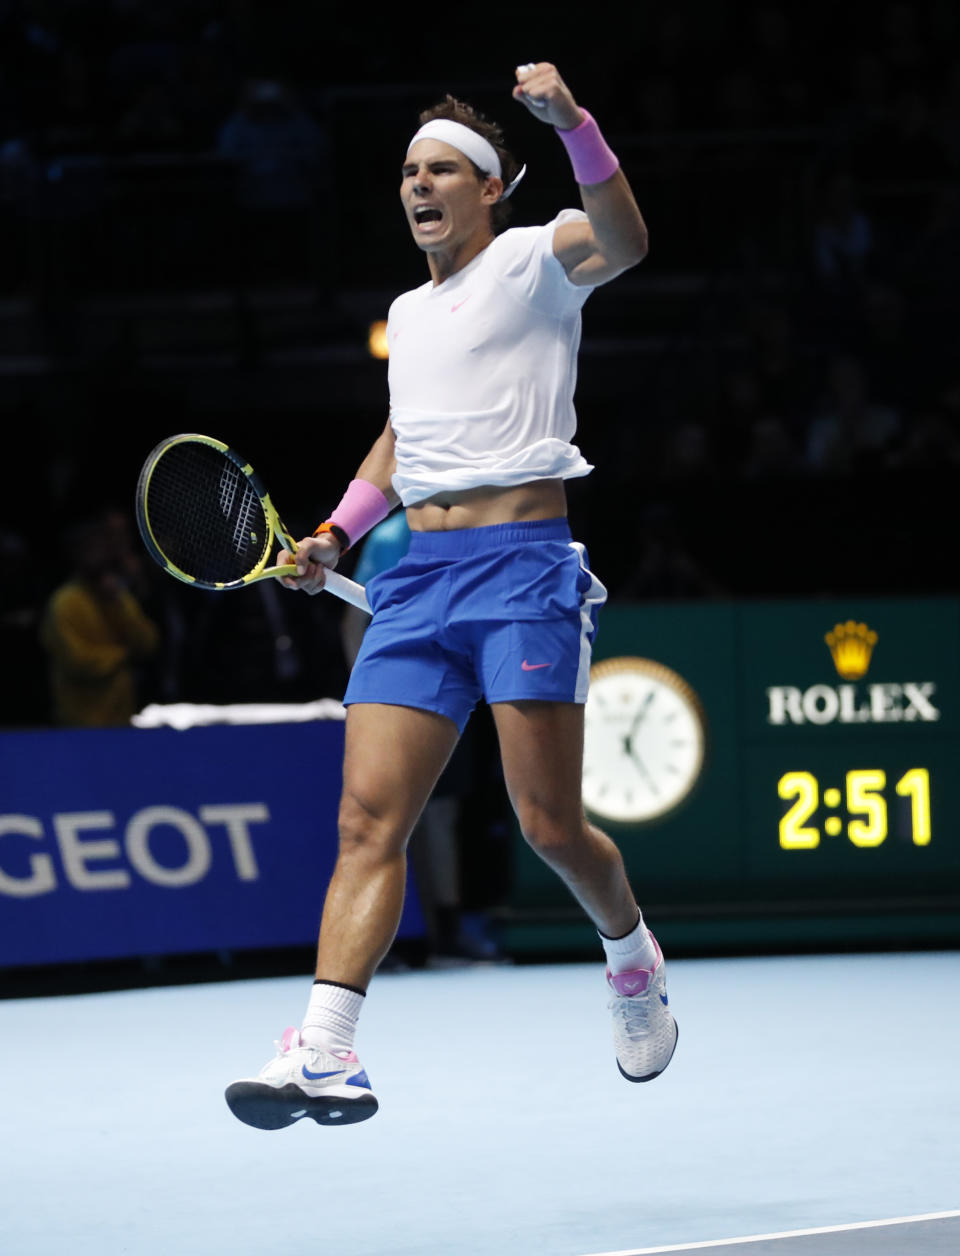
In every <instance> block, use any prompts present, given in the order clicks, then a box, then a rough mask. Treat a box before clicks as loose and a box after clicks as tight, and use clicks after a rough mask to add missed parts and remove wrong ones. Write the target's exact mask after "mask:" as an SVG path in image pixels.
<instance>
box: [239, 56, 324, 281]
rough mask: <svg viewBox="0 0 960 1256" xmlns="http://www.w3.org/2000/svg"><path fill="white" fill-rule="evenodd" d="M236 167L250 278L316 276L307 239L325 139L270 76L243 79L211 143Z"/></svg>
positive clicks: (318, 231)
mask: <svg viewBox="0 0 960 1256" xmlns="http://www.w3.org/2000/svg"><path fill="white" fill-rule="evenodd" d="M217 149H218V152H219V153H220V155H221V156H222V157H227V158H230V159H231V160H233V161H235V162H236V163H237V165H238V167H239V188H238V199H239V203H240V207H241V210H242V211H243V212H244V215H245V220H244V223H243V250H242V262H243V265H244V266H245V267H246V270H247V275H246V278H247V279H248V281H251V282H254V283H256V282H258V281H259V282H277V281H281V282H284V281H286V282H292V281H300V282H302V281H303V279H304V278H311V279H313V280H316V279H317V278H318V277H319V275H320V271H321V268H320V267H319V265H318V260H317V258H316V255H315V254H316V250H315V248H314V241H315V240H318V239H319V238H321V237H322V236H323V234H324V232H323V225H324V224H323V219H322V217H321V216H322V215H324V214H325V212H326V207H325V206H324V204H323V203H322V202H323V198H322V197H321V196H320V195H319V189H320V175H321V171H322V169H323V157H324V153H325V149H326V140H325V135H324V132H323V130H322V129H321V128H320V126H319V125H318V124H317V123H316V122H315V121H314V119H313V118H312V117H311V116H310V115H309V114H308V113H307V112H306V111H305V110H304V109H301V108H300V106H299V105H298V104H297V103H296V102H295V101H294V99H293V97H292V96H291V94H290V92H289V91H288V89H287V88H286V87H285V86H284V85H283V84H282V83H277V82H273V81H271V80H266V79H260V80H255V81H252V82H249V83H247V84H246V86H245V87H244V89H243V94H242V96H241V99H240V102H239V104H238V106H237V108H236V110H235V111H234V112H233V113H232V114H231V115H230V117H229V118H228V119H227V120H226V122H225V123H224V125H223V128H222V130H221V132H220V138H219V141H218V144H217Z"/></svg>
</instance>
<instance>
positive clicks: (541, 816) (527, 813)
mask: <svg viewBox="0 0 960 1256" xmlns="http://www.w3.org/2000/svg"><path fill="white" fill-rule="evenodd" d="M491 711H492V713H493V718H494V722H495V724H496V728H497V735H498V737H499V740H500V753H501V757H502V760H503V773H504V780H505V782H506V786H507V793H508V795H509V797H510V802H511V805H512V806H513V809H514V812H515V813H516V816H517V820H518V822H519V824H520V829H521V832H522V833H523V835H524V837H525V838H526V840H527V842H529V844H530V845H531V846H532V847H533V849H534V850H535V851H536V852H537V854H538V855H539V856H540V858H541V859H543V860H544V861H545V862H546V863H547V864H549V866H550V867H551V868H552V869H553V870H554V871H555V872H556V873H557V874H558V875H559V876H560V877H561V878H562V880H563V881H564V882H565V883H566V885H567V887H568V888H569V890H570V892H571V893H572V894H573V896H574V898H575V899H576V900H577V902H578V903H579V904H580V905H581V907H583V909H584V911H585V912H586V913H587V915H588V916H589V917H590V919H591V920H592V921H593V922H594V924H595V925H596V926H597V928H598V929H599V931H600V932H601V933H602V934H605V935H606V936H607V937H611V938H613V937H619V936H621V935H622V934H625V933H627V932H629V931H630V930H631V929H633V927H634V926H635V925H636V923H637V904H636V900H635V899H634V896H633V892H632V891H631V889H630V885H629V883H628V881H627V875H626V871H625V869H624V865H623V857H622V855H621V854H620V851H619V849H618V847H617V846H616V845H615V844H614V842H612V841H611V840H610V838H609V837H608V836H607V835H606V834H605V833H603V832H602V831H601V830H600V829H598V828H596V827H595V826H594V825H592V824H590V823H589V821H588V820H587V818H586V816H585V815H584V811H583V803H582V802H581V779H582V774H583V707H582V706H581V705H579V704H577V703H573V702H502V703H501V702H498V703H494V704H493V705H492V706H491Z"/></svg>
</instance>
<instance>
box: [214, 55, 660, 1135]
mask: <svg viewBox="0 0 960 1256" xmlns="http://www.w3.org/2000/svg"><path fill="white" fill-rule="evenodd" d="M516 77H517V83H516V86H515V87H514V88H513V97H514V99H515V100H517V101H518V102H519V103H520V104H522V105H524V106H526V108H527V109H528V110H529V112H530V114H531V115H532V116H533V117H534V118H536V119H537V121H539V122H542V123H544V124H546V125H549V126H553V127H554V128H555V129H556V134H557V136H558V138H559V140H560V141H561V142H562V143H563V144H564V146H565V147H566V150H567V153H568V154H569V157H570V161H571V163H572V166H573V174H574V177H575V179H576V181H577V183H578V184H579V185H580V195H581V199H582V203H583V210H564V211H563V212H561V213H560V214H559V215H558V216H557V217H556V218H555V219H554V220H553V221H552V222H550V223H547V224H546V225H545V226H542V227H523V228H519V229H513V230H503V227H504V224H505V217H506V214H505V211H506V209H507V206H506V205H505V201H506V198H507V197H508V196H509V195H510V194H511V192H512V191H513V190H514V188H515V187H516V185H517V183H518V182H519V180H520V178H521V176H522V174H523V171H522V170H521V169H519V168H518V163H517V161H516V159H515V158H514V157H513V156H512V155H511V154H510V153H509V152H508V151H507V149H506V148H505V147H504V144H503V138H502V134H501V131H500V129H499V127H497V126H496V125H494V124H493V123H490V122H488V121H486V120H485V119H483V118H481V117H480V116H479V115H478V114H476V113H475V112H474V111H473V110H472V109H471V108H470V107H469V106H466V105H464V104H462V103H460V102H458V101H455V100H453V98H452V97H448V98H447V100H446V102H445V103H443V104H441V105H438V106H436V107H435V108H433V109H431V110H428V111H427V112H426V113H424V114H422V115H421V119H420V121H421V123H422V125H421V127H420V129H419V130H418V131H417V132H416V134H415V135H414V136H413V137H412V139H411V140H410V144H409V146H408V149H407V153H406V156H405V158H404V162H403V172H402V182H401V185H400V199H401V203H402V206H403V211H404V213H405V215H406V219H407V224H408V226H409V228H410V232H411V235H412V236H413V239H414V241H415V242H416V244H417V245H418V247H419V248H420V249H421V250H422V251H423V252H424V254H425V255H426V260H427V266H428V268H429V272H430V278H429V281H428V282H427V283H425V284H424V285H423V286H422V287H420V288H417V289H415V290H414V291H411V292H407V293H404V294H403V295H402V296H400V297H398V298H397V300H396V301H394V303H393V305H392V306H391V309H390V312H389V318H388V323H387V334H388V338H389V346H390V364H389V384H390V417H389V420H388V422H387V425H386V427H385V428H384V430H383V433H382V434H381V435H380V437H379V438H378V439H377V441H376V442H375V444H374V445H373V447H372V449H371V450H370V452H369V453H368V455H367V457H366V458H365V459H364V461H363V462H362V464H361V465H360V468H359V470H358V472H357V476H356V478H355V479H354V480H353V481H352V482H351V483H350V485H349V487H348V488H347V491H346V493H345V495H344V497H343V500H342V501H341V502H340V504H339V505H338V506H337V508H336V509H335V510H334V511H333V513H332V514H331V515H330V517H329V519H328V520H326V521H325V522H324V523H322V524H321V525H320V527H319V528H318V529H317V532H316V534H315V535H314V536H312V537H307V538H305V539H304V540H303V541H301V542H300V543H299V547H298V550H297V554H296V565H297V571H298V576H297V577H296V578H295V579H288V580H286V581H285V583H286V584H288V585H290V586H291V587H299V588H301V589H305V590H307V591H308V592H311V591H315V590H316V589H317V588H319V587H321V586H322V584H323V580H324V572H325V570H326V569H328V568H330V567H334V566H335V565H336V562H337V560H338V558H339V557H340V555H341V554H342V553H343V552H344V551H345V550H346V549H347V548H348V546H350V545H352V544H355V543H356V542H357V541H358V540H359V539H360V537H361V536H363V535H364V534H365V533H366V532H367V531H369V530H370V529H371V528H372V527H374V526H375V524H376V523H377V522H379V520H380V519H382V518H383V517H384V516H386V515H387V514H388V513H389V511H390V510H391V509H392V508H393V507H394V506H395V505H396V504H397V503H398V502H400V503H402V504H403V506H404V507H405V508H406V512H407V519H408V522H409V525H410V528H411V532H412V537H411V544H410V549H409V552H408V553H407V555H406V557H405V558H403V559H402V560H401V561H400V562H399V563H398V564H397V565H396V566H395V567H393V568H391V569H390V570H389V571H387V572H385V573H384V574H382V575H380V576H378V577H376V578H375V579H374V580H373V581H371V582H370V585H369V586H368V595H369V597H370V601H371V604H372V607H373V619H372V621H371V624H370V627H369V629H368V630H367V632H366V635H365V637H364V640H363V645H362V648H361V650H360V654H359V656H358V658H357V661H356V664H355V666H354V669H353V672H352V675H351V678H350V682H349V686H348V688H347V692H346V695H345V697H344V703H345V705H346V706H347V708H348V710H347V720H346V747H345V755H344V764H343V794H342V798H341V803H340V819H339V824H340V849H339V856H338V859H337V864H336V868H335V871H334V874H333V878H332V880H331V882H330V886H329V889H328V891H327V896H326V900H325V904H324V910H323V919H322V924H321V929H320V941H319V947H318V955H317V969H316V982H315V984H314V986H313V990H312V994H311V997H310V1000H309V1005H308V1007H307V1011H306V1015H305V1016H304V1019H303V1023H302V1025H301V1027H300V1028H299V1029H288V1030H287V1031H286V1033H285V1034H284V1035H283V1038H282V1040H281V1041H280V1042H279V1043H278V1044H277V1045H278V1048H279V1050H278V1054H277V1055H276V1057H275V1058H274V1059H273V1060H272V1061H270V1063H268V1064H267V1065H266V1066H265V1068H264V1069H263V1070H262V1071H261V1073H260V1074H259V1076H258V1077H256V1078H251V1079H246V1080H242V1081H238V1082H234V1083H232V1084H231V1085H230V1086H229V1087H228V1089H227V1101H228V1103H229V1105H230V1107H231V1110H232V1111H233V1112H234V1114H235V1115H236V1116H237V1117H239V1119H240V1120H241V1121H245V1122H246V1123H247V1124H249V1125H253V1126H256V1127H258V1128H261V1129H278V1128H281V1127H283V1126H285V1125H288V1124H290V1123H291V1122H293V1121H296V1120H298V1119H300V1118H301V1117H310V1118H312V1119H313V1120H315V1121H317V1122H319V1123H320V1124H346V1123H349V1122H354V1121H361V1120H364V1119H365V1118H367V1117H369V1116H372V1115H373V1114H374V1112H376V1110H377V1100H376V1099H375V1098H374V1095H373V1092H372V1090H371V1088H370V1082H369V1080H368V1078H367V1075H366V1073H365V1072H364V1070H363V1069H362V1067H361V1065H360V1062H359V1060H358V1058H357V1056H356V1054H355V1052H354V1031H355V1028H356V1025H357V1020H358V1017H359V1014H360V1010H361V1008H362V1006H363V1002H364V998H365V997H366V991H367V987H368V985H369V983H370V980H371V978H372V976H373V974H374V972H375V970H376V968H377V965H378V964H379V963H380V961H381V959H382V958H383V956H384V955H385V954H386V952H387V950H388V948H389V946H390V944H391V942H392V940H393V938H394V935H395V933H396V930H397V927H398V924H399V920H400V913H401V908H402V903H403V893H404V884H405V863H406V857H405V848H406V844H407V840H408V837H409V834H410V832H411V830H412V829H413V826H414V824H415V822H416V820H417V817H418V816H419V815H420V812H421V810H422V809H423V807H424V805H425V803H426V801H427V799H428V798H429V796H430V793H431V790H432V789H433V787H434V784H435V783H436V781H437V778H438V777H439V775H440V773H441V771H442V769H443V767H444V764H445V763H446V762H447V759H448V758H449V757H450V754H451V752H452V751H453V748H454V746H455V745H456V742H457V739H458V737H459V736H460V733H461V732H462V730H463V728H464V726H465V724H466V722H467V720H468V718H469V716H470V712H471V711H472V709H473V708H474V706H475V705H476V703H477V702H478V701H479V700H480V699H481V698H483V699H485V700H486V701H487V702H488V703H489V704H490V709H491V711H492V714H493V718H494V721H495V724H496V729H497V734H498V737H499V742H500V752H501V757H502V762H503V772H504V779H505V782H506V786H507V791H508V794H509V796H510V800H511V802H512V804H513V807H514V810H515V811H516V815H517V818H518V821H519V824H520V827H521V830H522V832H523V835H524V837H525V838H526V840H527V841H528V842H529V843H530V845H531V846H532V847H533V849H534V850H535V851H536V852H537V853H538V854H539V855H540V856H541V857H542V858H543V859H544V860H545V861H546V862H547V864H548V865H549V866H550V867H551V868H553V869H554V870H555V871H556V872H557V873H558V874H559V876H560V877H561V878H562V879H563V881H564V882H565V883H566V885H567V886H568V887H569V889H570V891H571V893H572V894H573V896H574V897H575V899H576V900H577V901H578V902H579V903H580V905H581V906H582V908H583V909H584V911H585V912H586V913H587V915H588V916H589V917H590V919H591V920H592V921H593V922H594V924H595V925H596V927H597V930H598V932H599V934H600V941H601V942H602V945H603V949H604V951H605V952H606V958H607V984H608V995H609V1001H610V1008H611V1010H612V1013H613V1025H614V1047H615V1053H616V1059H617V1064H618V1066H619V1069H620V1072H621V1073H622V1074H623V1075H624V1077H626V1078H627V1079H628V1080H630V1081H636V1082H641V1081H648V1080H650V1079H651V1078H654V1077H656V1076H658V1075H659V1074H660V1073H662V1072H663V1070H664V1069H665V1068H666V1067H667V1065H668V1063H669V1062H670V1059H671V1056H672V1055H673V1051H674V1047H675V1045H676V1040H677V1027H676V1022H675V1021H674V1019H673V1016H672V1015H671V1013H670V1010H669V1007H668V1005H667V993H666V985H665V979H664V962H663V956H662V954H661V952H660V949H659V947H658V945H657V943H656V941H655V940H654V938H653V937H652V935H651V934H650V933H649V932H648V930H647V928H646V926H645V924H644V921H643V917H642V915H641V913H640V909H639V908H638V906H637V902H636V899H635V897H634V895H633V893H632V891H631V888H630V885H629V884H628V881H627V877H626V874H625V870H624V865H623V860H622V858H621V856H620V852H619V850H618V849H617V847H616V845H615V844H614V843H613V842H612V841H611V840H610V839H609V838H608V837H607V836H606V835H605V834H604V833H602V832H600V830H599V829H597V828H595V827H594V826H593V825H591V824H590V823H588V821H587V820H586V818H585V816H584V812H583V807H582V804H581V797H580V790H581V776H582V762H581V760H582V751H583V704H584V702H585V700H586V696H587V685H588V672H589V664H590V647H591V642H592V638H593V634H594V631H595V623H596V613H597V611H598V610H599V607H600V606H601V604H602V603H603V601H604V600H605V598H606V591H605V590H604V588H603V586H602V585H601V583H600V582H599V581H598V580H597V578H596V577H595V576H594V575H593V574H592V573H591V572H590V570H589V568H588V566H587V558H586V554H585V552H584V549H583V546H582V545H580V544H578V543H576V542H574V541H573V540H572V539H571V536H570V531H569V527H568V523H567V518H566V513H567V512H566V503H565V495H564V480H566V479H569V478H571V477H574V476H582V475H586V474H587V473H588V472H590V471H591V470H592V467H591V466H590V465H589V463H587V462H586V461H585V459H584V458H583V456H582V455H581V453H580V451H579V449H577V447H576V446H575V445H573V444H572V443H571V439H572V437H573V435H574V432H575V427H576V419H575V414H574V407H573V392H574V384H575V379H576V355H577V350H578V347H579V343H580V310H581V307H582V306H583V303H584V302H585V301H586V299H587V297H588V296H589V295H590V293H591V292H592V291H593V289H594V288H596V287H597V286H598V285H600V284H604V283H608V282H609V281H610V280H611V279H614V278H616V276H617V275H619V274H621V273H622V272H623V271H625V270H627V269H628V268H629V267H631V266H634V265H636V264H637V263H638V262H639V261H641V259H642V258H643V257H644V255H645V254H646V251H647V231H646V227H645V225H644V221H643V218H642V216H641V214H640V211H639V209H638V208H637V205H636V202H635V200H634V197H633V193H632V191H631V189H630V186H629V184H628V182H627V180H626V178H625V177H624V174H623V172H622V170H621V169H620V167H619V163H618V161H617V158H616V157H615V156H614V154H613V153H612V152H611V150H610V148H609V147H608V145H607V143H606V142H605V140H604V138H603V136H602V134H601V132H600V130H599V128H598V126H597V123H596V122H595V121H594V119H593V118H592V117H591V116H590V115H589V114H588V113H587V112H586V110H584V109H582V108H580V107H579V106H578V105H577V103H576V101H575V100H574V98H573V96H572V95H571V93H570V90H569V89H568V87H567V86H566V84H565V83H564V81H563V79H562V78H561V77H560V75H559V73H558V72H557V70H556V68H555V67H554V66H552V65H550V64H548V63H545V62H541V63H538V64H531V65H526V66H521V67H519V68H518V70H517V74H516ZM308 796H309V795H308Z"/></svg>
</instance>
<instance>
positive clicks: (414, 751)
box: [316, 703, 458, 989]
mask: <svg viewBox="0 0 960 1256" xmlns="http://www.w3.org/2000/svg"><path fill="white" fill-rule="evenodd" d="M457 738H458V732H457V727H456V724H454V723H453V721H452V720H450V719H448V718H447V717H446V716H443V715H436V714H434V713H433V712H432V711H420V710H415V709H413V708H411V707H402V706H387V705H383V704H379V703H358V704H355V705H353V706H351V707H349V708H348V711H347V728H346V745H345V749H344V762H343V794H342V798H341V803H340V820H339V827H340V850H339V854H338V857H337V864H336V868H335V870H334V874H333V878H332V880H331V882H330V886H329V889H328V890H327V897H326V901H325V903H324V908H323V919H322V923H321V927H320V941H319V945H318V948H317V972H316V975H317V978H318V979H319V980H326V981H331V982H339V983H341V984H342V985H346V986H354V987H357V988H360V989H366V987H367V985H368V984H369V982H370V979H371V977H372V976H373V974H374V972H375V970H376V968H377V965H378V964H379V963H380V961H381V960H382V959H383V957H384V955H385V954H386V952H387V950H388V948H389V946H390V944H391V942H392V941H393V939H394V936H395V935H396V932H397V927H398V925H399V923H400V913H401V911H402V908H403V893H404V886H405V883H406V845H407V840H408V839H409V837H410V834H411V832H412V831H413V826H414V825H415V824H416V822H417V819H418V817H419V815H420V813H421V812H422V811H423V808H424V806H425V805H426V802H427V800H428V798H429V797H430V794H431V792H432V791H433V787H434V785H435V784H436V783H437V780H438V778H439V776H440V773H441V772H442V770H443V768H444V765H445V764H446V762H447V760H448V759H449V757H450V755H451V754H452V752H453V749H454V746H455V745H456V743H457Z"/></svg>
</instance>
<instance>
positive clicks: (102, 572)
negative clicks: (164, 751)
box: [41, 521, 160, 728]
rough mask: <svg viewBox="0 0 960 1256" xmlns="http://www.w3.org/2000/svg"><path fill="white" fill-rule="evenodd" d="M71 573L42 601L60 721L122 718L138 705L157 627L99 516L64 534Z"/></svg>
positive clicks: (99, 722) (86, 724)
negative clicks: (141, 668) (141, 667)
mask: <svg viewBox="0 0 960 1256" xmlns="http://www.w3.org/2000/svg"><path fill="white" fill-rule="evenodd" d="M69 549H70V552H71V557H72V560H73V575H72V576H71V578H70V580H69V581H68V582H67V583H66V584H64V585H61V587H60V588H59V589H57V590H56V591H55V592H54V593H53V595H52V597H51V598H50V601H49V602H48V604H47V607H46V611H45V614H44V619H43V624H42V627H41V639H42V641H43V644H44V646H45V647H46V649H47V652H48V654H49V656H50V687H51V694H52V699H53V713H54V718H55V719H56V722H57V723H58V724H64V725H68V726H73V727H83V728H99V727H106V726H109V725H122V724H127V723H129V721H130V717H131V716H132V715H133V714H134V713H135V712H136V711H137V710H138V709H139V702H138V696H139V695H138V673H137V665H138V663H140V662H141V661H142V660H145V659H148V658H150V657H151V656H152V655H153V654H154V653H155V652H156V650H157V647H158V646H159V643H160V634H159V631H158V629H157V627H156V625H155V624H154V623H153V621H152V620H150V619H149V618H148V617H147V616H146V614H145V613H144V611H143V610H142V608H141V607H140V604H139V603H138V601H137V599H136V598H135V597H134V596H133V594H132V593H131V592H130V590H129V589H128V588H127V587H126V585H125V584H124V581H123V578H122V574H121V570H120V567H119V564H118V563H117V561H116V547H115V544H114V542H113V541H112V540H111V538H110V536H109V535H108V532H107V529H106V528H105V526H104V524H103V523H102V522H100V521H97V522H94V523H87V524H84V525H81V526H80V527H78V528H77V529H76V531H75V532H74V533H73V535H72V536H71V537H70V540H69Z"/></svg>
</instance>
